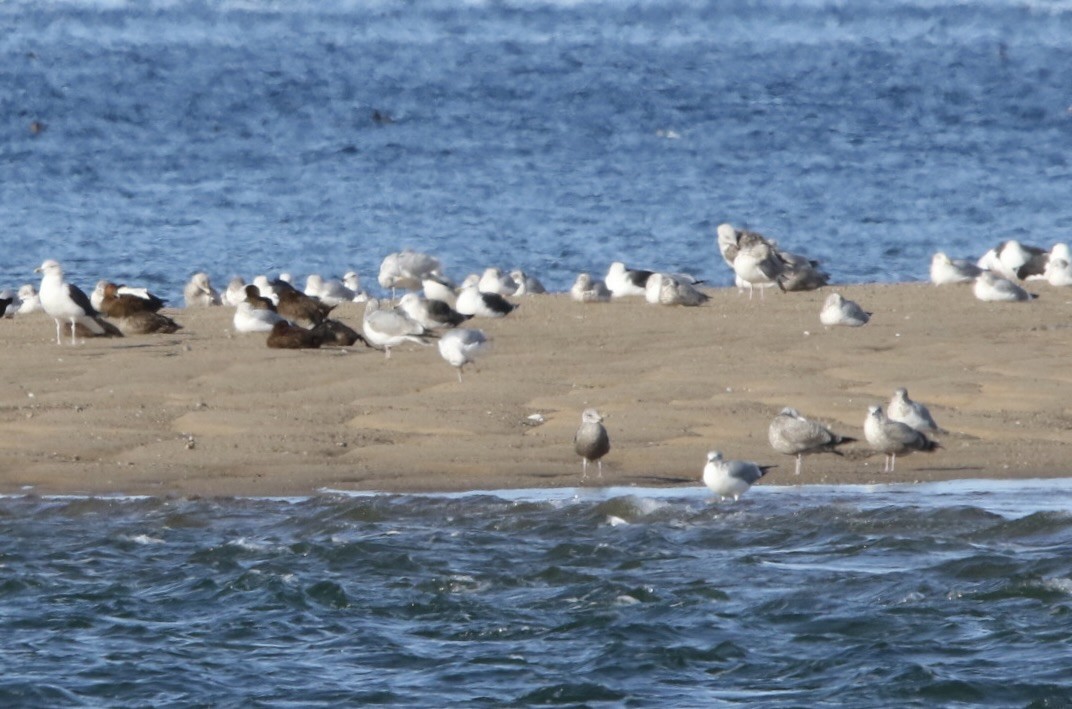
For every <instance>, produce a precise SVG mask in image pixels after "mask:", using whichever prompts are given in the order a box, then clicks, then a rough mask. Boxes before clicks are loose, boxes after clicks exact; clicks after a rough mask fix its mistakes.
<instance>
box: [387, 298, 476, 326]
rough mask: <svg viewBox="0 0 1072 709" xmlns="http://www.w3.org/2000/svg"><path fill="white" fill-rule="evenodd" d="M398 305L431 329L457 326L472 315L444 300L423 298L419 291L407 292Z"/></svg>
mask: <svg viewBox="0 0 1072 709" xmlns="http://www.w3.org/2000/svg"><path fill="white" fill-rule="evenodd" d="M398 307H399V308H400V309H401V310H402V312H404V313H405V314H406V315H408V316H410V317H411V318H413V319H414V320H416V321H417V322H419V323H420V324H421V325H424V326H425V327H426V328H428V329H429V330H436V329H440V328H447V327H457V326H458V325H461V324H462V323H463V322H465V321H466V320H468V319H469V318H471V317H472V315H462V314H461V313H459V312H458V311H457V310H455V309H454V308H452V307H450V306H449V305H447V304H446V303H444V302H443V301H442V300H436V299H434V298H423V297H421V295H420V294H419V293H406V294H405V295H404V296H402V297H401V298H400V299H399V301H398Z"/></svg>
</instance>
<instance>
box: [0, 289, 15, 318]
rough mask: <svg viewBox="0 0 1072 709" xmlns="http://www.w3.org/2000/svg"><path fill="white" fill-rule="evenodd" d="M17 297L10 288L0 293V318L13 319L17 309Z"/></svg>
mask: <svg viewBox="0 0 1072 709" xmlns="http://www.w3.org/2000/svg"><path fill="white" fill-rule="evenodd" d="M19 305H20V303H19V295H18V293H16V292H15V291H13V290H11V289H10V288H5V289H4V290H2V291H0V317H4V318H13V317H15V313H16V312H17V311H18V309H19Z"/></svg>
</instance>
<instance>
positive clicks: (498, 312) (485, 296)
mask: <svg viewBox="0 0 1072 709" xmlns="http://www.w3.org/2000/svg"><path fill="white" fill-rule="evenodd" d="M517 307H518V306H516V305H514V304H513V303H511V302H510V301H508V300H507V299H506V298H504V297H502V296H501V295H499V294H498V293H481V292H480V290H478V288H477V287H476V286H475V285H468V286H465V287H463V288H462V289H461V292H460V293H458V300H457V302H455V304H454V309H455V310H457V311H458V312H459V313H461V314H462V315H472V316H476V317H481V318H501V317H505V316H507V315H509V314H510V313H512V312H513V311H514V309H515V308H517Z"/></svg>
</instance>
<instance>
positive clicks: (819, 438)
mask: <svg viewBox="0 0 1072 709" xmlns="http://www.w3.org/2000/svg"><path fill="white" fill-rule="evenodd" d="M767 440H768V441H770V444H771V448H773V449H774V450H776V451H778V452H779V453H785V454H786V455H795V456H796V457H797V464H796V469H795V471H794V472H795V473H796V474H797V475H800V466H801V461H802V459H803V458H804V456H806V455H811V454H813V453H834V454H835V455H841V452H840V451H838V450H837V446H840V445H842V444H844V443H852V442H853V441H855V440H856V439H855V438H849V437H848V436H839V435H838V434H836V433H834V432H833V431H831V430H830V429H829V428H827V427H826V426H824V425H822V424H821V423H817V422H815V421H812V420H810V419H806V418H804V417H803V416H801V415H800V413H799V412H798V411H797V410H796V409H793V408H790V407H788V406H787V407H786V408H784V409H782V410H781V411H780V412H779V413H778V415H777V416H775V417H774V419H773V420H772V421H771V423H770V428H768V429H767Z"/></svg>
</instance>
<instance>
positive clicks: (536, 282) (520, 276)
mask: <svg viewBox="0 0 1072 709" xmlns="http://www.w3.org/2000/svg"><path fill="white" fill-rule="evenodd" d="M510 278H512V279H514V283H517V290H516V291H514V295H541V294H543V293H546V292H547V289H546V288H544V286H543V283H540V279H539V278H536V276H530V275H529V274H527V273H525V272H524V271H522V270H521V269H519V268H517V269H514V270H513V271H510Z"/></svg>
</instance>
